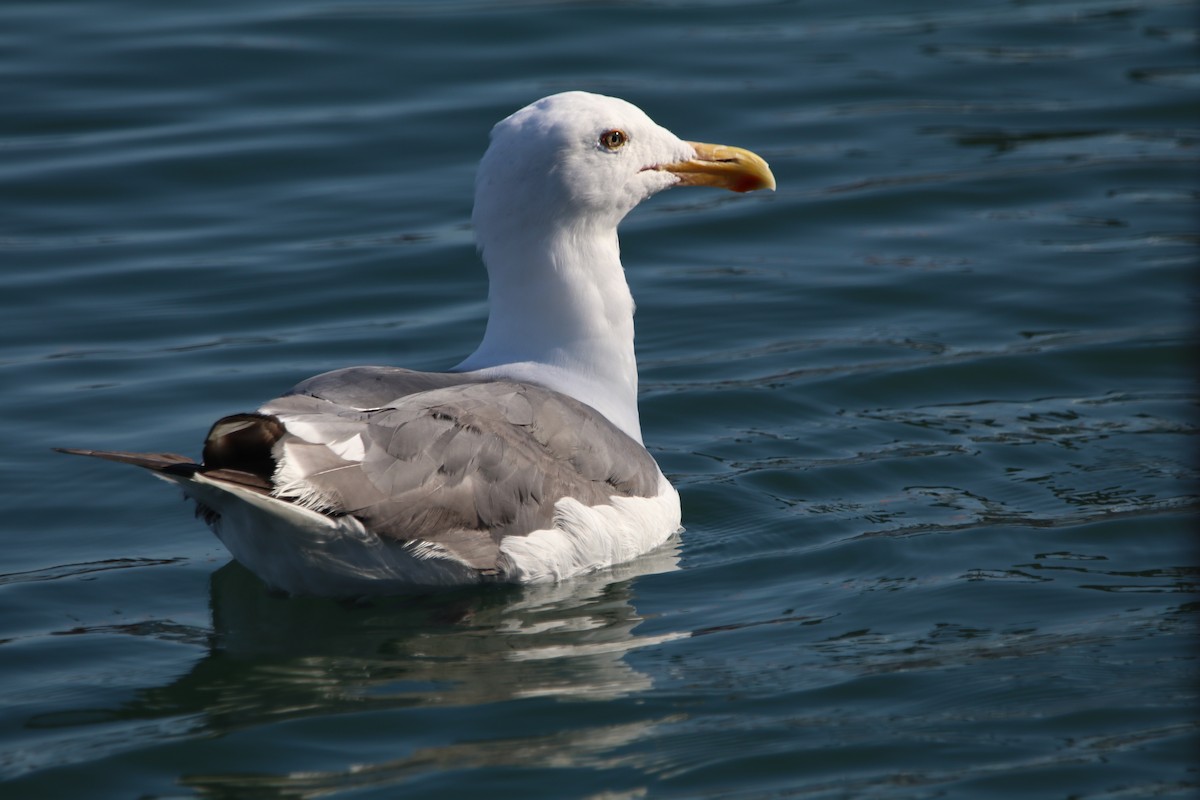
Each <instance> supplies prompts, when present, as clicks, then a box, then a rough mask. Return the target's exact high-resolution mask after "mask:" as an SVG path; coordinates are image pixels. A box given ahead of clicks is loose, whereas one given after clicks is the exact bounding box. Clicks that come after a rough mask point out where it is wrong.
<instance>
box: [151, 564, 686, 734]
mask: <svg viewBox="0 0 1200 800" xmlns="http://www.w3.org/2000/svg"><path fill="white" fill-rule="evenodd" d="M677 565H678V543H677V541H673V542H672V543H670V544H668V545H667V546H666V547H664V548H662V549H660V550H658V551H656V552H655V553H651V554H649V555H647V556H646V557H645V558H642V559H639V560H637V561H635V562H634V563H632V564H627V565H623V566H622V567H616V568H613V569H610V570H606V571H604V572H601V573H597V574H595V575H591V576H585V577H583V578H580V579H578V580H573V581H569V582H566V583H562V584H555V585H546V586H524V587H516V586H504V587H479V588H472V589H469V590H462V591H458V592H452V593H437V594H433V595H426V596H421V597H414V598H400V597H398V598H385V599H381V600H377V601H372V602H370V603H365V604H358V605H347V604H342V603H336V602H331V601H327V600H318V599H306V598H285V597H280V596H274V595H270V594H268V593H267V592H266V591H265V590H264V589H263V586H262V584H261V583H259V582H258V581H257V580H256V579H255V578H253V576H251V575H250V574H249V573H248V572H246V571H245V570H244V569H243V568H241V567H240V566H239V565H237V564H236V563H230V564H229V565H227V566H226V567H224V568H222V569H221V570H219V571H218V572H217V573H215V574H214V575H213V581H212V610H213V637H214V640H213V646H212V648H211V649H210V652H209V654H208V655H207V657H205V658H204V659H202V660H201V661H200V662H199V663H198V664H197V665H196V666H195V668H193V670H192V671H191V672H190V673H189V674H188V675H186V676H184V677H183V678H181V679H179V680H178V681H176V682H175V683H173V684H171V685H170V686H165V687H162V688H158V689H151V690H148V691H147V692H146V693H145V695H144V697H143V698H141V699H140V700H139V702H138V704H137V705H139V706H141V707H143V708H145V709H159V710H161V711H168V710H172V709H173V711H172V713H195V712H196V711H203V712H205V713H206V714H207V715H208V721H207V726H208V727H211V728H215V729H217V730H226V729H229V728H231V727H240V726H242V725H246V724H253V723H255V722H258V721H260V720H261V719H263V718H267V717H278V716H294V715H302V716H303V715H308V714H312V713H323V712H327V711H330V710H353V709H354V708H356V707H358V706H361V705H364V704H369V707H370V708H372V709H378V708H381V707H388V706H407V705H428V704H433V705H463V704H478V703H488V702H496V701H501V700H507V699H512V698H518V697H529V696H546V695H549V696H563V697H568V696H569V697H575V698H579V697H588V698H600V699H603V698H612V697H618V696H622V695H625V694H629V693H631V692H637V691H640V690H643V689H646V688H649V685H650V681H649V678H648V677H646V676H645V675H642V674H640V673H638V672H637V671H635V670H634V669H633V668H631V667H630V666H629V665H628V664H627V663H626V662H625V661H624V660H623V659H622V655H623V654H624V653H625V652H627V651H629V650H632V649H634V648H638V647H644V646H646V645H650V644H656V643H658V642H660V641H663V640H664V639H671V638H677V637H679V636H683V635H686V634H668V635H667V636H666V637H638V636H635V635H634V633H633V631H634V629H635V628H637V626H638V624H639V623H640V622H641V617H639V616H638V614H637V611H636V610H635V609H634V607H633V605H632V603H631V588H632V579H633V578H635V577H638V576H639V575H648V574H654V573H659V572H666V571H669V570H673V569H677V568H678V566H677Z"/></svg>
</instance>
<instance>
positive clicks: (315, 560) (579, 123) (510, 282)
mask: <svg viewBox="0 0 1200 800" xmlns="http://www.w3.org/2000/svg"><path fill="white" fill-rule="evenodd" d="M674 186H714V187H720V188H724V189H729V190H732V191H735V192H748V191H753V190H756V189H772V190H773V189H774V188H775V178H774V176H773V175H772V174H771V170H770V168H769V167H768V166H767V163H766V162H765V161H764V160H763V159H762V158H761V157H759V156H757V155H755V154H754V153H752V152H750V151H748V150H743V149H741V148H738V147H731V146H726V145H714V144H703V143H698V142H689V141H684V140H682V139H680V138H678V137H677V136H675V135H674V134H673V133H671V132H670V131H668V130H666V129H665V128H662V127H660V126H658V125H656V124H655V123H654V122H653V121H652V120H651V119H650V118H649V117H648V116H647V115H646V114H645V113H644V112H643V111H642V110H641V109H639V108H637V107H636V106H634V105H632V104H630V103H628V102H626V101H624V100H620V99H617V98H614V97H606V96H603V95H597V94H590V93H586V92H578V91H573V92H564V93H562V94H555V95H551V96H549V97H545V98H543V99H541V100H538V101H536V102H534V103H532V104H530V105H528V106H526V107H525V108H522V109H521V110H519V111H517V112H515V113H514V114H512V115H511V116H509V117H507V118H506V119H504V120H502V121H500V122H499V123H497V124H496V126H495V127H494V128H493V129H492V132H491V138H490V143H489V146H488V149H487V151H486V153H485V154H484V156H483V160H482V161H481V163H480V166H479V171H478V174H477V178H476V183H475V205H474V211H473V213H472V218H471V220H472V224H473V227H474V230H475V236H476V242H477V246H478V249H479V253H480V255H481V257H482V260H483V262H484V265H485V266H486V268H487V272H488V319H487V327H486V330H485V331H484V335H483V341H482V342H481V343H480V345H479V347H478V349H476V350H475V352H473V353H472V354H471V355H469V356H468V357H467V358H466V359H465V360H464V361H463V362H462V363H460V364H458V365H457V366H455V367H453V368H452V369H450V370H448V371H446V372H418V371H413V370H408V369H401V368H398V367H390V366H366V367H349V368H346V369H339V370H335V371H333V372H327V373H324V374H322V375H317V376H316V377H313V378H309V379H308V380H305V381H302V382H301V383H299V384H298V385H296V386H295V387H294V388H292V389H291V390H290V391H289V392H287V393H286V394H284V395H283V396H282V397H278V398H276V399H274V400H270V401H268V402H267V403H266V404H264V405H263V406H262V407H260V408H259V409H258V410H257V411H255V412H251V413H239V414H233V415H232V416H227V417H224V418H222V419H220V420H218V421H217V422H216V423H215V424H213V426H212V428H211V430H210V431H209V433H208V436H207V437H206V439H205V441H204V447H203V456H202V460H201V461H200V462H199V463H197V462H195V461H193V460H191V459H189V458H187V457H185V456H181V455H175V454H172V453H129V452H118V451H101V450H81V449H62V450H61V452H66V453H72V454H76V455H85V456H93V457H96V458H101V459H107V460H110V461H117V462H123V463H127V464H133V465H135V466H138V467H143V468H145V469H148V470H150V471H151V472H153V473H154V474H155V475H156V476H158V477H160V478H163V479H165V480H167V481H170V482H172V483H175V484H177V485H178V486H179V487H181V488H182V490H183V492H184V494H185V495H186V496H187V497H189V498H191V499H192V500H194V501H195V503H196V506H197V514H198V515H199V516H200V517H201V518H202V519H203V520H204V521H205V522H207V523H208V524H209V526H210V527H211V528H212V529H213V531H214V532H215V533H216V535H217V537H218V538H219V539H220V540H221V542H222V543H223V544H224V545H225V546H226V547H227V548H228V549H229V551H230V553H231V554H232V555H233V557H234V558H235V559H236V560H237V561H239V562H240V563H241V564H243V565H244V566H245V567H247V568H248V569H250V570H251V571H252V572H253V573H255V574H256V575H257V576H258V577H259V578H260V579H261V580H262V581H263V582H264V583H265V584H267V586H269V587H271V588H272V589H275V590H281V591H283V592H286V593H288V594H292V595H312V596H325V597H362V596H371V595H386V594H398V593H403V592H408V591H412V590H414V589H415V590H423V589H428V588H432V587H437V586H450V585H463V584H477V583H492V582H501V583H543V582H554V581H560V580H564V579H567V578H570V577H571V576H574V575H580V574H584V573H589V572H594V571H596V570H600V569H603V568H606V567H608V566H611V565H614V564H618V563H622V562H625V561H629V560H631V559H633V558H636V557H637V556H639V555H642V554H644V553H646V552H649V551H651V550H653V549H655V548H657V547H659V546H660V545H662V544H663V543H664V542H666V541H667V539H669V538H670V537H671V536H672V535H673V534H675V533H677V532H678V531H679V530H681V527H680V520H681V512H680V504H679V494H678V492H677V491H676V490H675V488H674V487H673V486H671V484H670V483H669V482H668V480H667V479H666V477H664V475H663V473H662V470H661V469H659V467H658V464H657V463H656V462H655V460H654V458H653V457H652V456H651V455H650V453H649V452H647V450H646V448H645V447H644V446H643V444H642V432H641V424H640V422H639V419H638V407H637V381H638V373H637V362H636V360H635V356H634V346H633V339H634V327H633V313H634V303H633V298H632V296H631V295H630V291H629V286H628V284H627V283H626V280H625V273H624V268H623V267H622V265H621V260H620V248H619V244H618V241H617V225H618V223H620V221H621V220H622V219H623V218H624V217H625V215H626V214H627V213H629V211H631V210H632V209H633V208H634V207H635V206H636V205H637V204H638V203H640V202H641V201H643V200H645V199H646V198H648V197H650V196H651V195H653V194H655V193H657V192H659V191H662V190H664V189H668V188H671V187H674Z"/></svg>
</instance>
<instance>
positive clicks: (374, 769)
mask: <svg viewBox="0 0 1200 800" xmlns="http://www.w3.org/2000/svg"><path fill="white" fill-rule="evenodd" d="M179 5H180V4H165V3H150V2H145V0H128V1H127V2H117V1H116V0H93V1H92V2H87V3H81V2H54V1H51V0H39V2H24V3H21V2H8V3H5V4H3V5H0V109H2V110H0V298H2V299H0V304H2V310H3V313H2V314H0V387H2V389H0V420H3V422H2V423H0V425H2V426H3V427H2V429H0V437H2V440H3V442H4V447H3V448H2V449H0V477H2V479H3V486H4V491H3V494H2V495H0V496H2V497H3V522H2V523H0V548H2V549H0V553H2V554H3V555H2V561H0V779H3V780H4V781H5V783H4V784H3V785H2V786H0V794H3V796H4V797H5V798H10V797H11V798H18V797H19V798H24V797H29V798H47V797H72V798H73V797H88V798H110V797H111V798H129V797H142V798H191V797H196V798H200V797H203V798H244V797H253V798H300V797H316V796H334V797H354V798H392V797H406V798H408V797H437V798H446V797H465V796H479V795H482V796H485V797H486V796H495V795H500V796H505V797H547V798H575V797H578V798H606V799H607V798H641V797H719V798H738V799H739V800H741V799H743V798H744V799H745V800H751V799H753V800H758V799H759V798H783V797H815V798H840V797H856V798H858V797H869V798H900V797H904V798H909V797H914V798H915V797H921V798H923V797H935V796H937V797H955V798H1008V797H1017V796H1020V797H1046V798H1067V797H1072V798H1075V797H1087V798H1127V797H1146V796H1157V797H1190V796H1194V794H1195V793H1196V790H1197V787H1198V786H1200V775H1198V773H1197V761H1196V759H1195V753H1196V752H1198V750H1197V739H1198V738H1200V737H1198V736H1197V720H1198V718H1200V715H1198V714H1197V697H1196V694H1197V691H1196V687H1197V685H1198V684H1197V677H1198V676H1197V672H1198V670H1197V664H1196V647H1195V645H1196V639H1195V634H1196V610H1197V608H1198V606H1197V597H1196V589H1197V581H1196V576H1197V572H1198V569H1200V567H1198V565H1200V558H1198V554H1197V548H1196V537H1195V513H1196V510H1197V505H1198V503H1197V491H1196V486H1197V460H1196V447H1195V441H1196V439H1195V433H1196V432H1197V430H1198V423H1200V420H1198V419H1197V406H1196V400H1197V392H1196V386H1195V384H1194V382H1193V373H1194V367H1195V362H1196V335H1195V328H1194V319H1195V312H1196V309H1195V306H1196V299H1197V292H1196V288H1197V284H1196V282H1195V279H1196V270H1195V267H1196V252H1197V251H1196V244H1197V236H1196V213H1197V207H1198V201H1200V182H1198V181H1197V178H1198V177H1200V152H1198V145H1200V115H1198V113H1197V109H1198V108H1200V107H1198V106H1197V104H1196V96H1197V94H1196V90H1197V89H1200V64H1198V63H1197V58H1196V55H1197V49H1196V48H1197V42H1198V40H1200V36H1198V19H1197V14H1196V8H1195V6H1194V4H1191V3H1187V2H1170V1H1169V0H1163V1H1162V2H1158V1H1156V0H1142V1H1139V0H1080V1H1079V2H1068V1H1065V2H1036V1H1029V2H999V1H998V0H981V1H980V2H975V3H967V4H962V3H958V4H952V3H942V2H929V1H927V2H922V3H914V4H907V5H906V6H905V7H904V8H903V9H902V8H901V6H900V4H895V3H887V2H883V0H863V1H862V2H857V3H832V2H809V3H787V2H736V3H735V2H719V1H717V0H714V1H712V2H697V3H687V2H666V1H665V0H664V1H663V2H653V1H648V2H640V3H577V2H524V3H498V2H486V1H485V0H478V1H477V2H374V3H366V2H364V3H357V4H351V3H336V2H331V1H330V0H312V1H311V2H283V0H242V1H241V2H237V3H233V2H223V3H221V2H214V3H206V4H192V6H193V7H192V8H190V9H181V8H179V7H178V6H179ZM568 88H581V89H588V90H592V91H599V92H605V93H609V94H616V95H619V96H623V97H625V98H626V99H629V100H631V101H633V102H635V103H637V104H638V105H640V106H642V107H643V108H644V109H646V110H647V111H648V113H650V114H651V116H653V117H654V118H655V119H656V120H657V121H658V122H660V123H661V124H663V125H665V126H667V127H669V128H671V129H672V130H674V131H675V132H676V133H678V134H679V135H681V136H683V137H685V138H690V139H697V140H702V141H715V142H724V143H728V144H735V145H740V146H744V147H749V148H751V149H753V150H755V151H756V152H759V153H760V154H762V155H763V156H764V157H765V158H767V160H769V161H770V162H771V164H772V167H773V168H774V171H775V174H776V176H777V178H778V180H779V191H778V192H777V193H775V194H766V193H759V194H755V195H748V196H736V195H730V194H722V193H716V192H710V191H702V190H677V191H674V192H668V193H665V194H664V195H661V196H659V197H657V198H655V199H654V200H652V201H651V202H649V203H648V204H647V205H646V206H645V207H643V208H641V209H639V210H637V211H635V212H634V214H633V215H631V217H630V218H629V220H628V221H627V222H626V224H625V226H624V227H623V230H622V247H623V254H624V260H625V263H626V266H627V270H628V276H629V280H630V283H631V285H632V287H633V291H634V295H635V297H636V299H637V301H638V340H637V341H638V348H639V356H640V360H641V365H642V388H643V398H642V422H643V429H644V433H645V438H646V441H647V444H648V446H649V447H650V449H651V451H652V452H653V453H654V454H655V455H656V457H657V458H658V459H659V461H660V463H661V464H662V466H663V468H664V470H665V471H666V472H667V474H668V475H669V476H670V477H671V478H672V480H673V481H674V482H675V484H676V485H677V486H678V487H679V489H680V493H681V495H682V499H683V509H684V524H685V525H686V531H685V532H684V533H683V534H682V535H681V536H680V537H679V538H678V540H677V541H676V542H674V543H673V545H672V547H670V548H668V549H667V550H665V551H664V552H661V553H658V554H656V555H654V556H652V557H648V558H645V559H642V560H640V561H637V562H634V563H633V564H630V565H627V566H625V567H622V568H620V569H615V570H613V571H612V572H610V573H604V574H601V575H596V576H590V577H588V578H585V579H580V580H576V581H571V582H568V583H564V584H562V585H559V586H552V587H541V588H533V589H521V588H504V589H489V590H486V591H479V590H475V591H461V592H452V593H448V594H439V595H434V596H430V597H425V598H418V599H407V600H383V601H378V602H375V603H373V604H369V605H347V604H341V603H337V602H332V601H318V600H296V599H287V598H283V597H278V596H274V595H272V594H270V593H269V592H267V591H266V589H265V588H264V587H263V586H262V585H261V584H260V583H258V581H257V580H256V579H255V578H254V577H253V576H252V575H250V574H249V573H247V572H246V571H245V570H243V569H242V568H240V567H239V566H237V565H236V564H230V563H227V562H228V557H227V555H226V553H225V551H224V550H223V549H222V548H221V546H220V544H219V543H218V542H217V541H216V539H215V538H214V537H213V536H212V535H211V534H210V533H209V532H208V531H207V530H206V529H205V528H204V526H203V525H202V524H201V523H200V522H199V521H196V520H194V519H192V517H191V512H190V509H189V508H188V506H187V505H185V504H184V503H181V502H180V501H179V498H178V495H177V493H176V492H175V491H174V490H173V489H171V488H170V487H168V486H166V485H161V484H159V483H158V482H156V481H153V480H150V479H149V478H147V477H146V476H144V475H142V474H139V473H137V472H135V471H134V470H131V469H127V468H121V467H118V466H115V465H111V464H103V463H90V462H88V461H84V460H81V459H69V458H67V457H65V456H61V455H58V454H55V453H53V452H51V451H50V448H51V447H53V446H77V447H96V448H109V449H129V450H166V451H175V452H182V453H186V454H189V455H196V454H197V451H198V450H199V442H200V441H201V439H202V437H203V435H204V433H205V432H206V430H207V427H208V425H209V423H210V422H211V421H212V420H213V419H215V418H217V417H219V416H222V415H224V414H226V413H230V412H233V411H239V410H247V409H252V408H254V407H255V406H256V405H257V404H258V403H260V402H261V401H262V400H264V399H266V398H269V397H273V396H275V395H277V394H278V393H280V392H281V391H283V390H284V389H286V388H287V387H289V386H291V385H292V384H293V383H295V382H296V381H298V380H300V379H302V378H305V377H307V376H309V375H312V374H315V373H318V372H321V371H324V370H327V369H331V368H335V367H339V366H346V365H350V364H372V363H386V364H399V365H404V366H410V367H415V368H418V369H443V368H446V367H448V366H450V365H452V364H454V363H456V362H457V361H458V360H459V359H460V358H461V357H462V356H464V355H465V354H466V353H468V352H469V351H470V350H471V349H473V347H474V345H475V343H476V342H477V340H478V338H479V336H480V334H481V333H482V329H483V323H484V319H485V305H484V298H485V293H486V287H485V282H484V274H483V270H482V269H481V268H480V266H479V264H478V261H477V258H476V256H475V254H474V249H473V244H472V238H471V231H470V226H469V217H470V206H471V191H472V181H473V177H474V169H475V164H476V162H477V160H478V158H479V156H480V155H481V154H482V152H483V149H484V147H485V146H486V134H487V130H488V128H489V127H490V126H491V124H492V123H493V122H495V121H496V120H497V119H499V118H501V117H503V116H504V115H506V114H507V113H509V112H511V111H512V110H515V109H516V108H519V107H520V106H522V105H524V104H526V103H527V102H529V101H531V100H533V99H536V98H537V97H540V96H542V95H545V94H549V93H552V92H555V91H560V90H563V89H568Z"/></svg>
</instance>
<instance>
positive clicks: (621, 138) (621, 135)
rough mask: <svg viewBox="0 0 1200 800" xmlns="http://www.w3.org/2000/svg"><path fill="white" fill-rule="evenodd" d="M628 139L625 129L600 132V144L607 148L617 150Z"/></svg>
mask: <svg viewBox="0 0 1200 800" xmlns="http://www.w3.org/2000/svg"><path fill="white" fill-rule="evenodd" d="M628 141H629V135H628V134H627V133H625V131H622V130H617V129H615V128H614V129H613V130H611V131H605V132H604V133H602V134H600V145H601V146H602V147H605V148H607V149H609V150H619V149H620V148H622V147H624V146H625V143H626V142H628Z"/></svg>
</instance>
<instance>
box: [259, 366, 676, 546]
mask: <svg viewBox="0 0 1200 800" xmlns="http://www.w3.org/2000/svg"><path fill="white" fill-rule="evenodd" d="M364 370H365V371H364ZM352 372H353V373H356V374H347V371H345V370H342V371H339V372H337V373H329V374H327V375H323V376H318V377H317V378H314V379H311V380H309V381H305V382H304V383H302V384H300V385H299V386H297V387H296V389H295V390H294V391H295V393H294V394H291V395H288V396H285V397H282V398H280V399H278V400H275V401H272V402H271V403H269V404H267V406H265V407H264V408H263V409H262V410H263V412H264V413H267V414H270V415H273V416H274V417H276V418H278V419H279V420H280V421H281V422H282V423H283V425H284V426H285V428H286V430H287V432H286V434H285V435H284V436H283V437H282V438H281V439H280V440H279V442H278V443H277V444H276V446H275V454H276V458H277V459H278V460H279V461H280V468H279V470H278V471H277V472H276V493H277V494H280V495H281V496H284V497H291V498H293V499H295V500H296V501H297V502H300V503H303V504H306V505H311V506H314V507H317V508H320V509H321V510H323V511H325V512H327V513H333V514H352V515H354V516H355V517H357V518H359V519H360V520H361V521H362V522H363V523H364V525H365V526H366V527H367V528H368V529H369V530H372V531H374V532H375V533H377V534H379V535H381V536H383V537H386V538H390V539H393V540H398V541H411V540H418V541H423V542H430V543H434V544H437V545H440V546H442V547H445V548H447V549H448V550H450V551H451V552H453V553H454V554H455V555H456V556H457V557H458V558H460V559H462V560H463V561H465V562H466V563H468V564H470V565H472V566H473V567H476V568H478V569H492V568H495V567H496V559H497V557H498V555H499V545H500V541H501V540H502V539H503V538H504V537H506V536H522V535H526V534H528V533H530V532H532V531H535V530H539V529H544V528H549V527H551V526H552V524H553V518H554V503H555V501H557V500H559V499H560V498H563V497H573V498H575V499H577V500H579V501H580V502H582V503H584V504H586V505H600V504H605V503H609V502H610V498H611V497H613V496H614V495H617V496H624V497H633V496H637V497H651V496H654V495H655V494H656V493H657V491H658V475H659V472H658V466H657V465H656V464H655V462H654V459H653V458H651V456H650V454H649V453H647V452H646V450H645V448H643V447H642V446H641V445H640V444H639V443H637V442H635V441H634V440H633V439H630V438H629V437H628V436H626V435H625V434H624V433H623V432H621V431H620V430H619V429H618V428H617V427H616V426H614V425H613V424H612V423H611V422H609V421H608V420H607V419H605V418H604V417H603V416H602V415H601V414H600V413H599V412H597V411H595V410H594V409H592V408H591V407H590V406H587V405H585V404H583V403H580V402H579V401H577V400H574V399H573V398H570V397H567V396H566V395H562V394H559V393H557V392H553V391H550V390H548V389H545V388H542V387H539V386H535V385H532V384H528V383H516V382H508V381H500V382H479V381H476V382H463V381H464V376H461V375H454V374H447V373H413V372H410V371H408V370H393V369H388V368H355V369H354V370H353V371H352ZM364 378H365V380H361V379H364ZM466 380H470V379H466ZM426 387H428V388H426ZM385 398H386V399H385Z"/></svg>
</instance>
